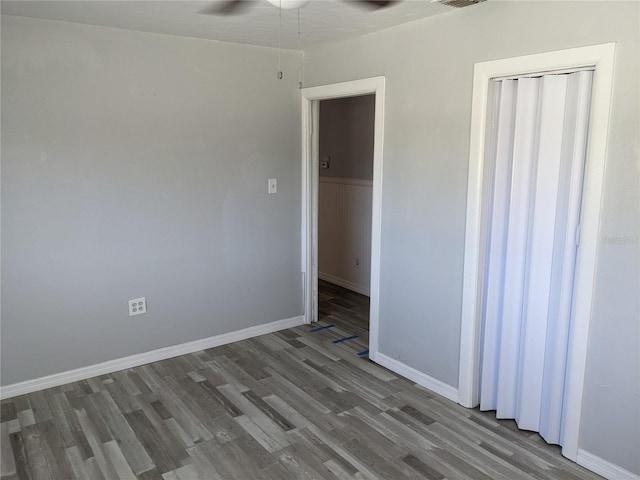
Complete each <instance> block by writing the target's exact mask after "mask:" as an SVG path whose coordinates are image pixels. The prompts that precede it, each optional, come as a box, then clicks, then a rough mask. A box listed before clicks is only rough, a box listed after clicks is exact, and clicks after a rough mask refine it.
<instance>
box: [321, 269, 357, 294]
mask: <svg viewBox="0 0 640 480" xmlns="http://www.w3.org/2000/svg"><path fill="white" fill-rule="evenodd" d="M318 278H319V279H320V280H324V281H325V282H329V283H333V284H334V285H338V286H339V287H344V288H346V289H347V290H351V291H353V292H356V293H360V294H362V295H366V296H367V297H368V296H369V288H368V287H366V286H362V285H358V284H356V283H353V282H350V281H348V280H343V279H342V278H338V277H334V276H333V275H330V274H328V273H323V272H318Z"/></svg>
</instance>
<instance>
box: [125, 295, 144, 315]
mask: <svg viewBox="0 0 640 480" xmlns="http://www.w3.org/2000/svg"><path fill="white" fill-rule="evenodd" d="M142 313H147V299H146V298H145V297H140V298H134V299H132V300H129V316H130V317H131V316H133V315H140V314H142Z"/></svg>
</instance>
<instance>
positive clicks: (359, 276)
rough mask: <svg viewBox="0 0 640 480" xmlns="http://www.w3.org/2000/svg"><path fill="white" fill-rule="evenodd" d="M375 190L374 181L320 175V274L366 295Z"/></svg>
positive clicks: (332, 281)
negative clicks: (372, 205) (373, 194)
mask: <svg viewBox="0 0 640 480" xmlns="http://www.w3.org/2000/svg"><path fill="white" fill-rule="evenodd" d="M372 193H373V185H372V182H371V181H370V180H355V179H349V178H333V177H320V188H319V193H318V277H319V278H321V279H323V280H326V281H328V282H331V283H335V284H337V285H340V286H342V287H345V288H348V289H350V290H353V291H356V292H358V293H362V294H363V295H369V285H370V279H371V197H372ZM356 263H358V265H356Z"/></svg>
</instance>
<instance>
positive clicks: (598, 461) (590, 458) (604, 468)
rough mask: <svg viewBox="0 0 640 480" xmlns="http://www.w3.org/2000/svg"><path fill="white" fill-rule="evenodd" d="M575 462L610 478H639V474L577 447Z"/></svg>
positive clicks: (612, 479) (621, 479)
mask: <svg viewBox="0 0 640 480" xmlns="http://www.w3.org/2000/svg"><path fill="white" fill-rule="evenodd" d="M576 463H577V464H578V465H582V466H583V467H584V468H588V469H589V470H591V471H592V472H594V473H597V474H598V475H602V476H603V477H604V478H608V479H610V480H640V475H636V474H635V473H632V472H630V471H629V470H625V469H624V468H622V467H619V466H618V465H615V464H614V463H611V462H608V461H607V460H604V459H602V458H600V457H596V456H595V455H594V454H592V453H589V452H585V451H584V450H582V449H580V448H579V449H578V456H577V458H576Z"/></svg>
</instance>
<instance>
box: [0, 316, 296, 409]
mask: <svg viewBox="0 0 640 480" xmlns="http://www.w3.org/2000/svg"><path fill="white" fill-rule="evenodd" d="M303 323H304V317H303V316H302V315H301V316H298V317H292V318H287V319H284V320H277V321H275V322H271V323H265V324H263V325H256V326H255V327H249V328H243V329H242V330H236V331H235V332H229V333H223V334H221V335H215V336H213V337H208V338H203V339H200V340H194V341H192V342H186V343H181V344H179V345H172V346H170V347H164V348H158V349H157V350H151V351H150V352H144V353H138V354H136V355H131V356H128V357H122V358H116V359H115V360H109V361H107V362H102V363H98V364H96V365H89V366H87V367H81V368H77V369H75V370H69V371H67V372H61V373H55V374H53V375H47V376H46V377H40V378H35V379H33V380H26V381H24V382H20V383H14V384H12V385H6V386H3V387H0V398H2V399H5V398H10V397H15V396H18V395H24V394H25V393H31V392H35V391H38V390H43V389H45V388H51V387H57V386H59V385H64V384H66V383H70V382H77V381H79V380H85V379H87V378H91V377H95V376H98V375H105V374H107V373H113V372H117V371H119V370H124V369H126V368H132V367H138V366H140V365H145V364H147V363H151V362H157V361H158V360H166V359H167V358H172V357H177V356H179V355H185V354H187V353H193V352H199V351H200V350H205V349H207V348H213V347H219V346H220V345H225V344H227V343H233V342H239V341H240V340H246V339H247V338H252V337H257V336H260V335H265V334H267V333H272V332H277V331H278V330H284V329H286V328H292V327H297V326H299V325H302V324H303Z"/></svg>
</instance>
